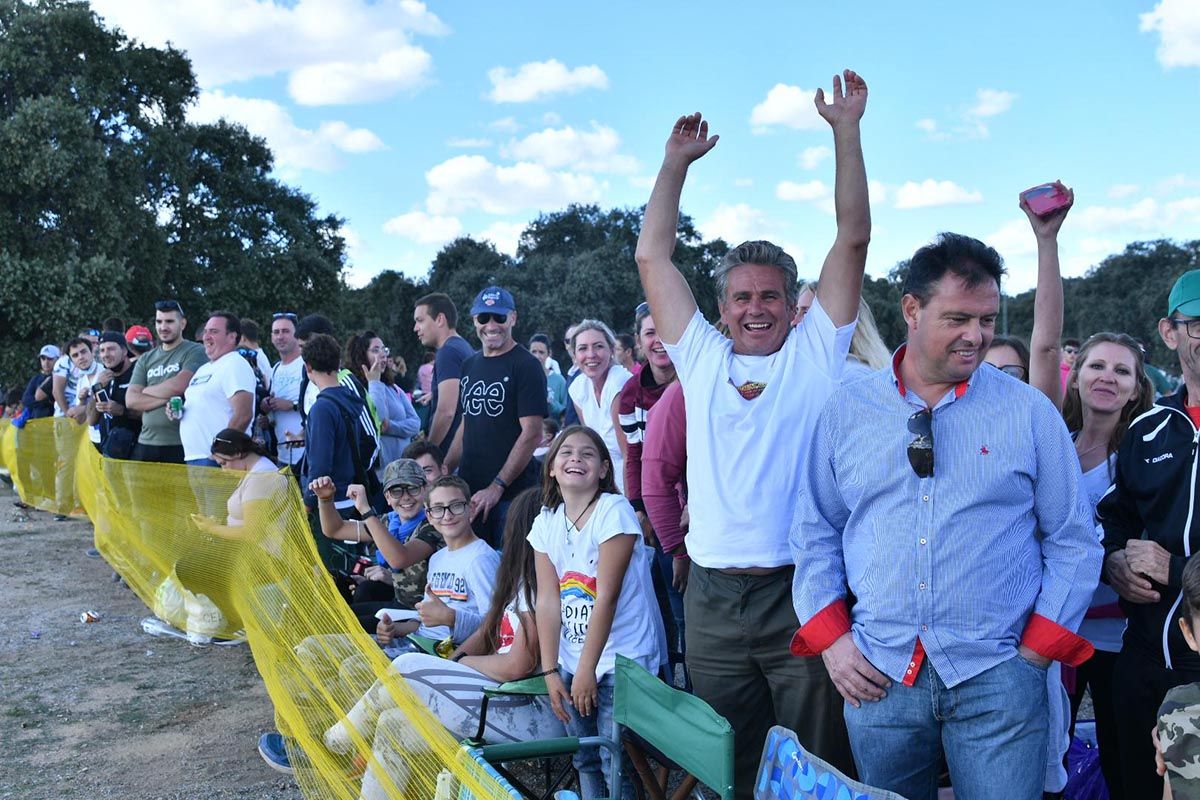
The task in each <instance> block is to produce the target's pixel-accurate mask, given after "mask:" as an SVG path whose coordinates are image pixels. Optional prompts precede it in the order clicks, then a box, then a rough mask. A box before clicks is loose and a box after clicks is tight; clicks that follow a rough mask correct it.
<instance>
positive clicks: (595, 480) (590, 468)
mask: <svg viewBox="0 0 1200 800" xmlns="http://www.w3.org/2000/svg"><path fill="white" fill-rule="evenodd" d="M607 474H608V464H607V463H606V462H605V460H604V458H603V457H602V455H601V453H600V451H599V449H598V448H597V447H596V443H595V442H593V441H592V439H591V437H590V436H588V435H587V434H585V433H572V434H571V435H570V436H567V437H566V438H565V439H563V440H562V442H561V444H559V447H558V452H556V453H555V454H554V462H553V463H552V464H551V466H550V476H551V477H553V478H554V479H555V480H556V481H558V487H559V491H560V492H561V491H571V490H572V489H574V490H583V491H595V490H596V488H597V487H599V486H600V480H601V479H602V478H603V477H604V476H605V475H607Z"/></svg>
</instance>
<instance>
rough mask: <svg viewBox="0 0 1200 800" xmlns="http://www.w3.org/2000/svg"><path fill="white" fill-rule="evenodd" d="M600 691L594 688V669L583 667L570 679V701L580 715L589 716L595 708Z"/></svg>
mask: <svg viewBox="0 0 1200 800" xmlns="http://www.w3.org/2000/svg"><path fill="white" fill-rule="evenodd" d="M599 699H600V693H599V691H598V690H597V689H596V671H595V670H590V669H585V670H580V671H579V673H577V674H576V675H575V677H574V678H573V679H572V680H571V701H572V704H573V705H574V706H575V710H576V711H578V712H579V715H580V716H581V717H590V716H591V715H592V712H594V711H595V710H596V704H597V702H598V701H599Z"/></svg>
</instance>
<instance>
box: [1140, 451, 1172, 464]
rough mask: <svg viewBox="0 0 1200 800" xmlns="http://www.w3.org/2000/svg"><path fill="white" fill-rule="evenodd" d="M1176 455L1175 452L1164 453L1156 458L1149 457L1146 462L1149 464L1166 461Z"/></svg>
mask: <svg viewBox="0 0 1200 800" xmlns="http://www.w3.org/2000/svg"><path fill="white" fill-rule="evenodd" d="M1174 457H1175V454H1174V453H1163V454H1162V455H1160V456H1155V457H1154V458H1147V459H1146V463H1147V464H1157V463H1158V462H1160V461H1166V460H1167V459H1168V458H1174Z"/></svg>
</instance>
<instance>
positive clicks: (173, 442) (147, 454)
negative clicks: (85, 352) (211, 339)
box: [125, 300, 208, 464]
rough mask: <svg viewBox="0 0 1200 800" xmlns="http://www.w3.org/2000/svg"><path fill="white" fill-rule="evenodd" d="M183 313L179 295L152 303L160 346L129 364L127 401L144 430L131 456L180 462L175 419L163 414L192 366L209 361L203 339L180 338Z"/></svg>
mask: <svg viewBox="0 0 1200 800" xmlns="http://www.w3.org/2000/svg"><path fill="white" fill-rule="evenodd" d="M186 328H187V317H186V316H185V315H184V313H183V306H182V305H180V304H179V301H178V300H159V301H158V302H156V303H155V304H154V330H155V332H156V333H157V334H158V342H159V343H158V346H157V347H155V348H154V349H153V350H151V351H150V352H148V353H146V354H145V355H142V356H141V357H139V358H138V360H137V361H136V362H135V363H134V365H133V376H132V377H131V378H130V379H129V388H128V390H127V391H126V394H125V405H126V406H127V407H129V408H130V409H132V410H134V411H140V412H142V430H141V432H140V433H139V434H138V440H137V444H136V445H135V446H134V448H133V459H134V460H135V461H150V462H155V463H167V464H182V463H183V440H182V439H180V437H179V420H174V419H171V418H169V417H168V416H167V404H168V403H169V402H170V400H171V398H172V397H183V393H184V392H185V391H186V390H187V386H188V383H189V382H190V381H191V380H192V376H193V375H194V374H195V373H196V370H198V369H200V367H202V366H203V365H204V364H206V363H208V356H207V355H205V353H204V347H203V345H201V344H199V343H198V342H192V341H189V340H187V339H185V338H184V336H183V332H184V329H186Z"/></svg>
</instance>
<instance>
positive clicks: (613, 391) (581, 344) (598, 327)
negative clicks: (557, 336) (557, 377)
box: [567, 319, 633, 493]
mask: <svg viewBox="0 0 1200 800" xmlns="http://www.w3.org/2000/svg"><path fill="white" fill-rule="evenodd" d="M616 341H617V340H616V336H614V335H613V332H612V329H611V328H609V327H608V326H607V325H605V324H604V323H603V322H601V321H600V320H596V319H585V320H583V321H582V322H580V323H579V324H578V325H576V326H575V331H574V333H572V335H571V355H572V357H573V358H574V359H575V363H576V364H578V365H579V371H580V373H581V374H580V375H579V377H578V378H576V379H575V380H574V381H572V382H571V385H570V386H569V387H568V388H567V394H568V395H570V397H571V402H572V403H574V404H575V413H576V414H577V415H578V417H579V421H580V422H581V423H583V424H584V425H586V426H587V427H589V428H591V429H592V430H594V431H596V433H598V434H600V438H602V439H603V440H604V444H605V445H606V446H607V447H608V453H609V455H610V456H612V460H613V469H614V470H615V471H616V472H615V474H614V475H613V477H614V478H615V479H616V481H617V488H618V489H619V490H620V491H621V492H622V493H624V491H625V458H624V456H623V454H622V453H621V445H620V443H619V442H618V441H617V426H616V424H615V422H614V420H615V418H616V411H615V409H616V408H617V403H618V401H619V399H620V396H621V389H623V388H624V387H625V382H626V381H628V380H629V378H630V377H631V376H632V375H633V373H632V372H630V371H629V370H627V369H625V368H624V367H623V366H621V365H620V364H619V363H617V360H616V358H615V356H614V354H613V350H614V348H615V347H616Z"/></svg>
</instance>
